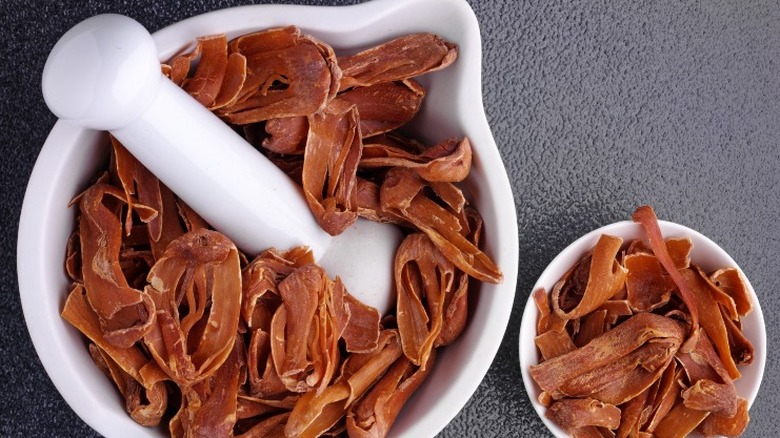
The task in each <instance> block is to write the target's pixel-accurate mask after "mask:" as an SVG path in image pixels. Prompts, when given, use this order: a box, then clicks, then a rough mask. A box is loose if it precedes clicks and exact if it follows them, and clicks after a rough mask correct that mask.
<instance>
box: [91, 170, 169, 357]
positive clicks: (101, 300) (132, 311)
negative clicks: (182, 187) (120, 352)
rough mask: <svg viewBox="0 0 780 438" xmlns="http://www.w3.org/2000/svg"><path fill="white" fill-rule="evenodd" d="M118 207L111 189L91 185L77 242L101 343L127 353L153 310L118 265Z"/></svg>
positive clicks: (118, 195)
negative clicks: (102, 336)
mask: <svg viewBox="0 0 780 438" xmlns="http://www.w3.org/2000/svg"><path fill="white" fill-rule="evenodd" d="M124 203H125V195H124V193H122V192H120V191H119V190H118V189H116V188H114V187H112V186H108V185H104V184H96V185H94V186H92V187H90V188H89V189H87V190H86V191H85V192H84V193H83V195H82V197H81V202H80V210H81V217H80V219H79V230H80V232H79V236H80V238H81V253H82V257H83V261H82V263H81V266H82V277H83V278H84V287H85V289H86V291H87V299H88V300H89V303H90V306H91V307H92V308H93V309H94V310H95V313H96V314H97V316H98V318H99V320H100V326H101V330H102V331H103V333H104V336H105V338H106V340H107V341H108V342H110V343H112V344H114V345H116V346H117V347H123V348H129V347H131V346H132V345H133V344H134V343H135V342H137V341H138V340H139V339H141V338H142V337H143V336H144V335H145V334H146V333H147V332H148V331H149V330H150V329H151V326H152V321H153V319H154V312H155V304H154V302H153V301H152V299H151V298H150V297H149V296H148V295H147V294H145V293H143V292H142V291H140V290H137V289H133V288H132V287H130V286H129V284H128V283H127V279H126V278H125V275H124V273H123V271H122V268H121V266H120V265H119V252H120V248H121V245H122V224H121V223H120V221H119V218H118V214H117V212H118V211H119V209H120V208H121V207H122V204H124Z"/></svg>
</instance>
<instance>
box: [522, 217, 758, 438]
mask: <svg viewBox="0 0 780 438" xmlns="http://www.w3.org/2000/svg"><path fill="white" fill-rule="evenodd" d="M659 223H660V227H661V232H662V233H663V236H664V238H668V237H684V236H688V237H690V238H691V239H692V240H693V250H692V252H691V260H692V262H693V263H695V264H697V265H699V266H701V267H702V268H703V269H704V270H705V271H714V270H716V269H718V268H725V267H736V268H737V269H740V268H739V266H738V265H737V263H736V262H735V261H734V259H732V258H731V257H730V256H729V255H728V254H727V253H726V252H725V251H724V250H723V249H722V248H721V247H720V246H718V245H717V244H716V243H715V242H713V241H712V240H710V239H709V238H707V237H706V236H704V235H702V234H701V233H698V232H696V231H694V230H692V229H690V228H688V227H685V226H683V225H679V224H676V223H672V222H667V221H659ZM602 234H611V235H613V236H618V237H621V238H623V241H624V242H627V241H629V240H632V239H642V238H644V239H645V241H647V239H646V238H645V237H644V236H645V233H644V230H643V229H642V226H641V225H639V224H636V223H634V222H631V221H623V222H617V223H614V224H610V225H606V226H604V227H601V228H599V229H596V230H594V231H591V232H590V233H588V234H586V235H584V236H582V237H580V238H579V239H577V240H576V241H574V243H572V244H571V245H569V246H568V247H566V249H564V250H563V251H561V253H560V254H558V256H557V257H555V259H553V261H552V262H550V264H549V265H548V266H547V268H546V269H545V270H544V272H542V275H541V276H540V277H539V280H538V281H537V282H536V284H535V285H534V287H533V289H532V291H535V290H537V289H539V288H545V290H546V291H547V293H549V292H550V290H551V289H552V288H553V286H554V285H555V283H557V282H558V280H560V278H561V277H562V276H563V274H564V273H565V272H566V271H567V270H568V269H569V268H570V267H571V266H572V265H574V263H576V262H577V261H578V260H579V259H580V257H582V256H583V254H585V253H586V252H587V251H589V250H590V249H592V248H593V246H594V245H595V244H596V242H597V241H598V239H599V236H601V235H602ZM740 271H741V269H740ZM743 277H744V278H745V280H746V282H747V286H748V291H749V293H750V298H751V299H752V303H753V311H752V312H751V313H749V314H748V315H747V316H746V317H744V319H743V320H742V322H743V331H744V333H745V335H746V336H747V338H748V339H750V341H751V342H752V343H753V346H754V347H755V356H754V358H753V363H752V364H751V365H748V366H746V367H740V372H741V373H742V377H741V378H740V379H739V380H737V381H736V382H735V384H736V386H737V393H738V394H739V395H740V396H741V397H744V398H746V399H747V400H748V405H752V404H753V400H755V398H756V394H758V388H759V386H760V384H761V379H762V377H763V375H764V365H765V363H766V327H765V326H764V316H763V313H762V312H761V305H760V304H759V302H758V297H757V296H756V293H755V291H754V290H753V286H752V285H751V284H750V281H749V280H747V277H746V276H745V275H744V273H743ZM537 317H538V312H537V309H536V305H535V304H534V302H533V298H532V297H529V300H528V302H527V303H526V305H525V310H524V311H523V319H522V322H521V324H520V342H519V343H520V368H521V372H522V375H523V383H524V384H525V390H526V393H527V394H528V397H529V398H530V399H531V403H532V404H533V406H534V409H535V410H536V413H537V414H539V417H540V418H541V419H542V421H543V422H544V424H545V425H546V426H547V428H548V429H550V432H552V433H553V435H555V436H556V437H560V438H563V437H568V436H569V435H568V434H567V433H566V432H564V431H563V429H561V428H560V427H558V426H557V425H555V424H554V423H552V422H551V421H550V420H548V419H547V418H546V417H545V416H544V413H545V411H546V408H545V407H544V406H542V404H541V403H539V401H538V400H537V397H538V396H539V394H540V393H541V389H540V388H539V386H538V385H537V384H536V382H534V381H533V379H532V378H531V374H530V371H529V367H530V366H531V365H534V364H537V363H539V359H540V357H539V352H538V350H537V349H536V344H535V343H534V338H535V337H536V320H537ZM748 427H749V426H748Z"/></svg>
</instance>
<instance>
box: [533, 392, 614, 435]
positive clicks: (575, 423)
mask: <svg viewBox="0 0 780 438" xmlns="http://www.w3.org/2000/svg"><path fill="white" fill-rule="evenodd" d="M544 416H545V417H547V418H549V419H550V420H551V421H552V422H553V423H555V424H557V425H559V426H561V427H562V428H563V429H564V430H566V431H568V432H570V433H571V432H572V431H573V430H574V429H577V428H580V427H586V426H599V427H606V428H608V429H617V428H618V426H619V425H620V409H618V408H617V407H616V406H615V405H611V404H609V403H604V402H601V401H599V400H595V399H592V398H578V399H571V398H569V399H563V400H558V401H556V402H555V403H553V404H552V405H551V406H550V407H549V408H548V409H547V412H545V414H544Z"/></svg>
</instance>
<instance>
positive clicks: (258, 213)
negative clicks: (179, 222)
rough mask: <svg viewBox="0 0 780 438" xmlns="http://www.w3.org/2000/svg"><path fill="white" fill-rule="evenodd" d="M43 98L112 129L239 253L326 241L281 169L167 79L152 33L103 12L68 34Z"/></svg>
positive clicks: (318, 250) (71, 117) (88, 123)
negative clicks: (233, 243)
mask: <svg viewBox="0 0 780 438" xmlns="http://www.w3.org/2000/svg"><path fill="white" fill-rule="evenodd" d="M42 82H43V96H44V99H45V101H46V104H47V105H48V106H49V108H50V109H51V110H52V112H53V113H54V114H55V115H57V116H58V117H60V118H61V119H64V120H68V121H70V122H71V123H74V124H77V125H79V126H83V127H85V128H90V129H101V130H108V131H110V132H111V133H112V134H113V135H114V136H115V137H116V138H117V139H118V140H119V141H120V142H121V143H122V144H123V145H124V146H125V147H126V148H127V149H128V150H129V151H130V152H131V153H132V154H133V155H134V156H135V157H136V158H137V159H138V160H139V161H140V162H141V163H143V164H144V166H146V167H147V168H148V169H149V170H150V171H151V172H152V173H154V174H155V175H156V176H157V177H158V178H159V179H160V181H162V182H163V183H164V184H166V185H167V186H168V187H169V188H171V190H173V191H174V192H175V193H176V194H177V195H178V196H179V197H180V198H181V199H183V200H184V201H185V202H186V203H187V204H189V205H190V206H191V207H192V208H193V209H194V210H195V211H197V212H198V213H199V214H200V215H201V216H202V217H203V218H204V219H205V220H206V221H208V222H209V223H210V224H212V225H213V226H214V227H215V228H217V229H218V230H220V231H221V232H222V233H224V234H225V235H227V236H228V237H229V238H231V239H232V240H233V241H234V242H236V245H237V246H238V247H239V248H241V249H242V250H244V251H246V252H248V253H250V254H257V253H258V252H260V251H262V250H265V249H268V248H270V247H275V248H279V249H287V248H291V247H293V246H300V245H308V246H309V247H311V249H312V251H314V254H315V257H317V258H319V257H321V256H322V255H323V254H324V252H325V250H326V248H327V246H328V245H329V244H330V240H331V237H330V236H329V235H328V234H327V233H325V232H324V231H323V230H322V229H321V228H320V226H319V225H318V224H317V223H316V221H315V220H314V217H313V216H312V214H311V211H310V210H309V208H308V205H307V204H306V202H305V198H304V196H303V194H302V192H301V190H300V188H298V186H296V185H295V183H293V182H292V181H291V180H290V179H289V178H288V177H287V175H285V174H284V172H282V171H281V170H279V169H278V168H277V167H276V166H275V165H273V163H271V162H270V161H268V160H267V159H266V158H265V157H264V156H262V155H261V154H260V153H258V152H257V151H256V150H255V149H254V148H253V147H252V146H251V145H249V144H248V143H247V142H246V141H245V140H244V139H243V138H241V136H239V135H238V134H237V133H235V132H234V131H233V130H232V129H231V128H230V127H229V126H228V125H226V124H225V123H223V122H222V121H221V120H219V118H217V117H216V116H215V115H213V114H212V113H211V112H210V111H209V110H207V109H206V108H205V107H203V106H202V105H200V104H199V103H198V102H196V101H195V100H194V99H193V98H192V97H190V96H189V95H188V94H187V93H186V92H184V91H183V90H181V89H180V88H179V87H178V86H176V85H175V84H174V83H173V82H171V81H170V80H168V79H167V78H165V77H164V76H163V74H162V73H161V70H160V62H159V60H158V59H157V48H156V46H155V44H154V40H153V39H152V37H151V35H150V34H149V32H148V31H147V30H146V29H145V28H144V27H143V26H142V25H141V24H139V23H138V22H136V21H135V20H133V19H131V18H129V17H125V16H122V15H114V14H106V15H98V16H95V17H92V18H89V19H87V20H85V21H83V22H81V23H79V24H77V25H76V26H75V27H73V28H72V29H71V30H69V31H68V32H67V33H65V35H63V37H62V38H61V39H60V41H59V42H57V44H56V45H55V46H54V48H53V49H52V52H51V54H50V55H49V58H48V60H47V62H46V65H45V67H44V70H43V81H42Z"/></svg>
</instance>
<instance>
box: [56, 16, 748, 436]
mask: <svg viewBox="0 0 780 438" xmlns="http://www.w3.org/2000/svg"><path fill="white" fill-rule="evenodd" d="M456 58H457V47H455V46H454V45H453V44H451V43H448V42H446V41H444V40H442V39H441V38H439V37H438V36H436V35H431V34H414V35H407V36H403V37H400V38H397V39H395V40H392V41H388V42H385V43H382V44H380V45H378V46H376V47H373V48H369V49H367V50H365V51H362V52H360V53H356V54H349V55H344V56H341V57H337V56H336V54H335V52H334V50H333V49H332V48H331V47H330V46H328V45H327V44H326V43H324V42H322V41H319V40H318V39H316V38H314V37H312V36H309V35H305V34H303V33H302V32H301V31H300V30H299V29H297V28H296V27H294V26H288V27H282V28H274V29H267V30H262V31H259V32H255V33H251V34H248V35H244V36H240V37H238V38H236V39H235V40H232V41H228V40H227V38H226V37H225V36H224V35H210V36H205V37H201V38H198V39H197V45H196V48H195V49H194V50H193V51H192V52H191V53H185V54H182V55H179V56H177V57H176V58H174V59H173V60H171V61H170V63H168V64H166V65H163V66H162V71H163V73H164V74H165V75H167V76H168V77H169V78H170V79H171V80H172V81H173V82H174V83H176V84H177V85H179V86H181V87H182V88H183V89H184V90H185V91H187V92H188V93H189V94H190V95H192V96H193V97H194V98H195V99H196V100H197V101H198V102H200V103H201V104H202V105H204V106H205V107H206V108H208V109H210V110H211V111H213V112H214V114H216V115H217V116H219V117H220V118H222V120H224V121H225V122H226V123H228V124H230V125H232V126H233V127H234V128H235V129H236V131H237V132H239V133H241V134H243V135H244V137H245V138H246V140H247V141H248V142H250V143H251V144H253V145H254V146H255V147H256V148H257V149H258V152H259V153H263V154H265V155H266V156H267V157H268V159H270V160H271V161H272V162H274V163H275V164H276V165H277V166H279V167H280V168H281V169H282V170H283V171H284V172H285V174H287V175H288V176H290V178H291V179H292V180H293V181H294V182H296V183H297V184H299V185H300V186H301V192H302V194H303V196H305V198H306V201H307V203H308V205H309V207H310V209H311V212H312V214H313V215H314V217H315V218H316V220H317V222H318V223H319V225H320V226H321V227H322V228H323V229H324V230H325V231H327V232H328V233H330V234H334V235H335V234H339V233H341V232H343V231H344V230H345V229H347V228H348V227H349V226H351V224H352V223H354V222H355V221H356V220H357V218H358V216H362V217H364V218H367V219H369V220H375V221H381V222H387V223H392V224H395V225H396V226H398V227H401V229H402V230H403V233H404V234H405V239H404V241H403V244H402V245H401V246H400V247H399V249H398V251H397V254H396V258H395V263H394V266H393V271H394V276H393V277H394V281H395V283H396V288H397V289H398V294H397V302H396V307H395V310H394V311H392V312H391V313H390V314H388V315H385V316H384V317H383V316H382V315H380V314H379V313H378V311H377V310H376V309H374V308H372V307H369V306H366V305H365V304H363V303H362V302H360V301H359V300H357V299H356V298H355V297H353V296H352V295H351V294H350V293H349V291H348V290H347V289H346V287H345V286H344V284H343V283H342V282H341V280H340V279H339V278H338V277H336V278H331V277H330V276H329V275H328V273H327V272H325V271H324V269H323V268H322V267H320V266H318V265H317V264H316V263H315V262H314V258H313V256H312V253H311V251H310V250H309V249H308V248H306V247H299V248H268V249H267V250H265V251H263V252H262V253H260V254H256V255H255V254H249V255H247V254H242V253H240V252H239V251H238V249H237V248H236V247H235V245H234V244H233V242H231V241H230V240H229V239H228V238H227V237H225V236H224V235H222V234H220V233H219V232H218V231H215V230H213V229H212V228H211V227H210V226H209V224H207V223H206V222H205V221H204V220H203V219H202V218H201V217H200V216H198V214H197V213H196V212H195V211H193V210H192V209H191V208H190V207H189V206H187V205H186V204H185V203H183V202H182V201H181V200H180V199H178V197H177V196H176V194H175V193H173V192H171V191H170V190H169V189H168V188H167V187H165V185H164V184H162V183H161V182H160V181H159V180H158V179H157V178H156V177H155V176H154V175H153V174H152V173H151V172H149V171H148V170H147V169H146V168H144V167H143V166H142V165H141V164H140V163H139V162H138V161H137V160H136V159H135V158H134V157H133V156H132V155H131V154H130V153H129V152H128V151H127V150H126V149H125V148H124V147H123V146H122V145H121V144H119V143H118V142H117V141H116V140H114V139H112V145H111V146H112V149H111V160H110V163H109V165H108V168H107V169H106V170H105V171H104V172H102V173H101V174H99V175H98V176H97V177H96V178H95V181H94V184H93V185H92V186H90V187H89V188H88V189H87V190H86V191H84V193H82V194H80V195H79V196H77V197H76V199H74V200H73V203H74V204H78V206H79V220H78V228H77V229H76V230H75V231H74V233H73V234H72V236H71V237H70V239H69V241H68V245H67V253H66V255H65V268H66V272H67V274H68V276H69V278H70V279H71V281H72V288H71V290H70V292H69V295H68V298H67V300H66V302H65V306H64V308H63V311H62V317H63V318H64V319H66V320H67V321H68V322H69V323H70V324H72V325H73V326H74V327H76V328H77V329H78V330H80V331H81V332H82V333H83V334H84V335H85V337H86V338H87V339H88V341H87V344H88V346H87V348H88V349H89V352H90V355H91V357H92V358H93V360H94V362H95V363H96V365H97V366H98V367H99V369H101V370H102V371H103V372H104V373H105V374H106V375H108V376H109V378H110V379H111V380H112V381H113V382H114V384H115V385H116V387H117V390H118V391H119V393H120V394H121V395H122V397H123V398H124V400H125V408H126V410H127V412H128V414H129V415H130V416H131V417H132V418H133V419H134V420H135V421H136V422H138V423H139V424H142V425H145V426H158V427H163V428H166V429H167V431H168V432H169V433H170V435H171V436H174V437H183V436H214V437H231V436H237V437H264V436H274V437H275V436H291V437H292V436H295V437H298V436H320V435H344V434H347V435H349V436H355V437H368V436H371V437H377V436H385V435H386V434H387V433H389V431H390V429H391V427H392V425H393V423H394V421H395V419H396V417H397V416H398V415H399V413H400V412H401V410H402V409H403V406H404V404H405V402H406V401H407V400H408V399H409V397H411V396H412V395H413V394H414V392H415V391H416V390H417V388H419V387H420V385H422V384H423V382H424V381H425V379H426V377H427V376H428V374H429V373H430V372H431V370H432V367H433V364H434V361H435V360H436V359H435V358H436V356H437V350H438V349H439V348H442V347H444V346H446V345H447V344H449V343H451V342H453V341H455V340H456V339H457V338H458V336H460V334H461V333H462V332H463V330H464V329H465V327H466V324H467V320H468V302H469V296H468V294H469V290H470V288H469V286H470V281H469V280H470V277H473V278H475V279H478V280H482V281H489V282H498V281H501V279H502V274H501V271H500V269H499V268H498V266H497V265H496V264H495V263H494V262H493V261H492V260H491V259H490V257H489V256H488V255H487V254H486V253H485V252H484V251H483V250H482V249H481V248H480V242H481V236H482V234H483V232H486V231H485V230H484V229H483V222H482V217H481V216H480V214H479V212H478V211H477V210H476V208H474V206H473V205H471V204H470V203H469V202H468V199H467V198H466V196H465V195H464V193H463V191H462V190H461V188H460V187H459V186H458V184H459V183H460V182H462V181H463V180H464V179H466V178H467V176H468V174H469V171H470V169H471V162H472V150H471V143H470V142H469V140H468V139H467V138H449V139H444V140H442V141H440V142H438V143H436V144H433V145H427V144H425V143H423V142H421V141H419V140H417V139H415V138H413V137H411V136H410V135H409V134H408V132H406V131H402V129H403V128H404V127H405V125H406V124H407V123H408V122H409V121H411V120H412V119H413V118H414V117H415V115H416V114H417V112H418V111H419V109H420V108H421V106H422V104H423V101H424V98H425V94H426V91H425V89H424V88H423V87H422V86H421V85H420V83H419V82H418V81H417V80H415V79H414V78H415V77H417V76H419V75H422V74H425V73H428V72H432V71H436V70H439V69H442V68H446V67H447V66H449V65H450V64H452V63H453V62H454V61H455V59H456ZM215 147H218V145H215ZM260 202H262V200H260ZM487 232H489V230H487ZM718 278H719V280H718V281H719V282H721V283H723V284H726V285H728V287H729V288H730V290H738V285H736V284H735V281H734V279H733V276H732V275H729V273H727V272H723V273H722V274H721V275H720V276H719V277H718ZM659 345H660V344H659ZM703 385H704V384H703ZM702 387H703V388H705V389H706V388H707V387H706V386H702ZM690 398H691V399H694V400H695V399H700V398H702V396H701V395H697V394H695V393H693V392H692V393H691V397H690ZM724 412H726V411H725V410H724ZM610 424H611V423H610ZM718 424H720V423H718V422H717V421H713V422H712V423H711V425H710V426H709V427H713V428H717V427H719V426H718Z"/></svg>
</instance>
